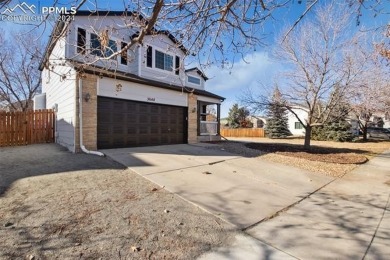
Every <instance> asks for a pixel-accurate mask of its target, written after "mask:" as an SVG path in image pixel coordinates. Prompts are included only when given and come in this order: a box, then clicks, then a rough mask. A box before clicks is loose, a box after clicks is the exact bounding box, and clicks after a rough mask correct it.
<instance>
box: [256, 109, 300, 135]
mask: <svg viewBox="0 0 390 260" xmlns="http://www.w3.org/2000/svg"><path fill="white" fill-rule="evenodd" d="M292 110H293V111H294V113H296V114H297V115H298V117H299V118H300V119H301V121H302V122H306V119H307V111H306V108H304V107H301V106H296V107H295V108H293V109H292ZM287 118H288V129H289V130H290V132H291V133H292V135H294V136H304V135H305V128H304V127H303V125H302V124H301V123H300V122H299V120H298V119H297V117H296V116H295V115H294V114H293V113H291V112H290V111H287ZM250 120H251V122H252V123H253V127H254V128H265V126H266V124H267V118H265V117H260V116H251V117H250Z"/></svg>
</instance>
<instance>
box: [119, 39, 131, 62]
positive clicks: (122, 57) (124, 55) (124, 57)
mask: <svg viewBox="0 0 390 260" xmlns="http://www.w3.org/2000/svg"><path fill="white" fill-rule="evenodd" d="M120 47H121V48H120V49H121V50H122V49H123V48H126V47H127V43H126V42H123V41H121V42H120ZM119 64H120V65H124V66H127V65H128V64H129V59H128V50H126V52H124V53H121V54H120V55H119Z"/></svg>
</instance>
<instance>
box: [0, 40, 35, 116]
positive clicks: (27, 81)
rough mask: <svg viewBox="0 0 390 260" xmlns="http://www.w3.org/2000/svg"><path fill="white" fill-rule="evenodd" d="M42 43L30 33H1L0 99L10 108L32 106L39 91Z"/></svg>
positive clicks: (28, 107) (24, 108)
mask: <svg viewBox="0 0 390 260" xmlns="http://www.w3.org/2000/svg"><path fill="white" fill-rule="evenodd" d="M40 59H41V45H40V43H39V41H38V40H37V37H36V38H34V37H33V36H32V35H31V34H29V35H28V36H26V34H24V33H13V34H11V36H10V37H8V38H7V39H5V38H4V33H0V99H1V100H2V101H3V104H5V106H7V107H8V108H9V109H10V110H22V111H25V110H27V109H30V108H31V107H30V106H31V101H32V98H33V97H34V95H35V94H36V93H37V92H38V91H39V88H40V81H41V74H40V72H39V71H38V70H37V67H38V64H39V61H40Z"/></svg>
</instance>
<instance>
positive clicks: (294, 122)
mask: <svg viewBox="0 0 390 260" xmlns="http://www.w3.org/2000/svg"><path fill="white" fill-rule="evenodd" d="M292 111H293V112H294V113H295V114H296V115H297V116H298V117H299V119H300V120H301V121H302V122H306V119H307V116H308V112H307V109H306V108H305V107H302V106H295V107H294V108H292ZM287 117H288V129H289V130H290V132H291V133H292V135H294V136H305V128H304V127H303V125H302V124H301V123H300V122H299V120H298V119H297V117H296V116H295V115H294V114H293V113H291V112H290V111H288V112H287Z"/></svg>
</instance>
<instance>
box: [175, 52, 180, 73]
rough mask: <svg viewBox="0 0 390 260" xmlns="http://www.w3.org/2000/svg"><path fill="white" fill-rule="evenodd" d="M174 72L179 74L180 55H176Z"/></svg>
mask: <svg viewBox="0 0 390 260" xmlns="http://www.w3.org/2000/svg"><path fill="white" fill-rule="evenodd" d="M175 74H176V75H179V74H180V57H179V56H176V61H175Z"/></svg>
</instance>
